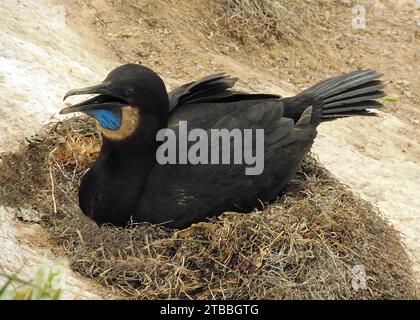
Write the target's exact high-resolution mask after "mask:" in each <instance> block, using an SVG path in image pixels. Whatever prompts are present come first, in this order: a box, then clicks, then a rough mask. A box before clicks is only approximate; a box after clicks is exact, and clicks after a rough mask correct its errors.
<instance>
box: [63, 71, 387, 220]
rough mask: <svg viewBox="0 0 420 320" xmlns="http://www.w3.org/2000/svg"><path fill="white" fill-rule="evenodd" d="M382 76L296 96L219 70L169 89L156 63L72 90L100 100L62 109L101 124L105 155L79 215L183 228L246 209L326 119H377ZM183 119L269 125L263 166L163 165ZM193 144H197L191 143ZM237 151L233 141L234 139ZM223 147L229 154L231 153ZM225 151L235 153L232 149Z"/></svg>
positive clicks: (275, 184) (210, 124) (209, 125)
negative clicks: (162, 152) (258, 90)
mask: <svg viewBox="0 0 420 320" xmlns="http://www.w3.org/2000/svg"><path fill="white" fill-rule="evenodd" d="M381 76H382V75H381V74H379V73H377V72H375V71H370V70H364V71H355V72H352V73H348V74H344V75H342V76H338V77H334V78H331V79H328V80H326V81H324V82H321V83H319V84H317V85H315V86H313V87H311V88H309V89H306V90H304V91H303V92H301V93H300V94H298V95H297V96H295V97H290V98H283V99H282V98H280V97H278V96H275V95H266V94H248V93H243V92H239V91H234V90H232V88H233V86H234V84H235V81H236V79H234V78H231V77H230V76H228V75H225V74H215V75H211V76H208V77H205V78H203V79H201V80H199V81H195V82H191V83H188V84H185V85H183V86H181V87H179V88H177V89H175V90H173V91H172V92H170V93H169V94H168V93H167V91H166V88H165V84H164V82H163V80H162V79H161V78H160V77H159V76H158V75H157V74H156V73H155V72H154V71H152V70H151V69H149V68H147V67H145V66H141V65H137V64H127V65H123V66H120V67H118V68H116V69H114V70H113V71H112V72H111V73H110V74H109V75H108V76H107V77H106V79H105V80H104V81H103V82H102V83H101V84H99V85H95V86H92V87H87V88H83V89H77V90H71V91H69V92H68V93H67V94H66V95H65V98H67V97H69V96H73V95H81V94H95V95H96V96H95V97H93V98H91V99H89V100H87V101H84V102H82V103H78V104H75V105H72V106H69V107H66V108H64V109H63V110H62V111H61V114H67V113H72V112H84V113H86V114H88V115H90V116H92V117H94V118H95V119H96V120H97V123H98V128H99V130H100V131H101V132H102V136H103V144H102V148H101V152H100V154H99V156H98V158H97V160H96V162H95V163H94V165H93V166H92V168H91V169H90V170H89V171H88V172H87V173H86V175H85V176H84V177H83V179H82V182H81V186H80V189H79V203H80V207H81V209H82V211H83V212H84V213H85V214H86V215H87V216H89V217H91V218H92V219H93V220H94V221H96V222H97V223H98V224H103V223H110V224H113V225H116V226H126V225H127V223H128V222H129V221H130V220H131V219H132V220H133V221H135V222H150V223H152V224H164V225H165V226H168V227H172V228H183V227H187V226H189V225H191V224H192V223H195V222H199V221H203V220H205V219H206V218H209V217H213V216H216V215H219V214H221V213H223V212H225V211H240V212H249V211H251V210H252V209H253V208H256V207H258V206H259V204H260V203H266V202H269V201H271V200H273V199H274V198H276V197H277V196H278V195H279V194H280V193H281V192H282V190H283V189H284V188H285V186H286V184H287V183H288V181H289V180H290V179H291V178H292V177H293V175H294V173H295V172H296V170H297V168H298V167H299V164H300V163H301V161H302V160H303V159H304V157H305V155H306V154H307V152H308V151H309V149H310V147H311V145H312V143H313V141H314V139H315V137H316V134H317V132H316V128H317V126H318V125H319V124H320V123H321V122H323V121H327V120H331V119H336V118H342V117H348V116H353V115H374V114H375V113H372V112H370V110H371V109H377V108H380V107H381V106H382V105H381V103H380V102H378V101H376V99H378V98H381V97H383V96H384V92H383V91H382V89H383V88H384V85H383V83H382V82H381V81H380V80H379V78H380V77H381ZM180 121H187V124H188V130H189V132H191V130H193V129H197V128H199V129H202V130H205V132H208V133H209V134H210V133H211V131H212V129H229V130H232V129H235V128H236V129H240V130H241V132H243V131H244V129H254V130H255V129H263V130H264V144H263V146H264V148H263V149H262V150H263V156H264V163H263V165H264V170H263V171H262V172H261V174H258V175H246V174H245V170H244V169H245V167H246V164H244V163H243V164H240V163H239V162H238V163H236V162H235V163H233V164H191V163H187V164H180V163H178V164H165V165H163V164H159V163H158V162H157V160H156V152H157V150H158V148H159V146H161V145H162V142H159V141H157V139H156V135H157V133H158V131H159V130H160V129H163V128H169V129H173V130H174V132H176V133H177V135H178V132H179V131H177V130H179V124H180ZM189 145H191V142H189ZM231 147H232V149H233V143H232V144H231ZM225 151H226V150H225ZM228 152H229V150H228Z"/></svg>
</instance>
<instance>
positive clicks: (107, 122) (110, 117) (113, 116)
mask: <svg viewBox="0 0 420 320" xmlns="http://www.w3.org/2000/svg"><path fill="white" fill-rule="evenodd" d="M86 113H87V114H88V115H90V116H92V117H94V118H95V119H96V120H98V122H99V123H100V124H101V126H102V127H104V128H105V129H108V130H113V131H116V130H118V129H119V128H120V127H121V122H122V115H121V110H118V111H117V112H113V111H111V110H107V109H95V110H89V111H87V112H86Z"/></svg>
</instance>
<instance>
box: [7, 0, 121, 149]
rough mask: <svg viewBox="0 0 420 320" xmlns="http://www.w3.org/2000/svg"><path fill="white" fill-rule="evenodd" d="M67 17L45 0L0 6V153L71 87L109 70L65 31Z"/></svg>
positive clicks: (38, 123) (13, 0) (48, 114)
mask: <svg viewBox="0 0 420 320" xmlns="http://www.w3.org/2000/svg"><path fill="white" fill-rule="evenodd" d="M65 15H66V11H65V8H64V7H63V6H59V5H53V4H51V3H48V2H44V1H33V0H30V1H16V0H4V1H2V2H1V3H0V16H1V18H0V20H1V23H0V37H1V41H0V152H4V151H9V150H11V149H12V148H15V147H16V145H17V143H19V142H20V141H22V140H23V138H24V137H25V136H28V135H31V134H33V133H34V132H36V131H37V130H38V129H39V127H40V126H41V125H42V124H43V123H45V122H47V121H48V120H49V119H50V118H51V117H52V116H54V115H55V114H56V113H57V111H58V110H59V108H60V107H62V97H63V95H64V93H65V92H66V91H67V90H68V89H69V88H70V87H77V86H81V85H82V86H83V85H86V84H87V83H88V82H91V81H99V80H102V79H99V78H98V75H103V74H106V72H107V70H109V69H110V68H112V67H111V64H110V63H109V61H107V60H105V59H103V58H101V51H100V49H95V50H96V52H97V53H98V55H96V54H95V55H94V54H92V53H91V52H92V51H93V48H92V47H93V45H92V43H91V42H89V41H88V39H82V38H81V37H80V36H79V35H77V34H76V33H74V32H73V31H71V30H70V29H69V28H68V26H67V25H66V21H65ZM114 65H115V64H114Z"/></svg>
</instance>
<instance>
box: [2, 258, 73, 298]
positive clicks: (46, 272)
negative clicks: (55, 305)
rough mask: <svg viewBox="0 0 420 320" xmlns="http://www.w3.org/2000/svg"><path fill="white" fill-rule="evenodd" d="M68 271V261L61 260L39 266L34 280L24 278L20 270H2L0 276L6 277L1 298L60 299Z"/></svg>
mask: <svg viewBox="0 0 420 320" xmlns="http://www.w3.org/2000/svg"><path fill="white" fill-rule="evenodd" d="M67 271H68V264H67V262H60V263H57V264H54V265H50V266H46V265H42V266H40V267H38V268H37V270H36V272H35V274H34V278H33V279H32V280H25V279H22V278H21V277H19V275H18V274H19V272H18V273H17V274H12V275H10V274H6V273H3V272H0V278H5V279H6V282H5V283H4V284H3V285H1V284H0V300H59V299H60V297H61V294H62V287H63V286H64V284H65V275H66V273H67Z"/></svg>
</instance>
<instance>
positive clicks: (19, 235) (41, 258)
mask: <svg viewBox="0 0 420 320" xmlns="http://www.w3.org/2000/svg"><path fill="white" fill-rule="evenodd" d="M18 213H19V210H18V209H13V208H6V207H0V243H1V244H2V249H1V254H0V272H2V273H6V274H9V275H12V274H15V273H17V275H18V276H19V278H21V279H25V280H32V279H33V278H34V274H35V272H36V270H37V268H38V267H40V266H47V267H48V266H53V265H54V264H56V263H58V262H62V261H65V258H63V257H59V256H57V255H54V254H53V253H52V252H51V250H50V244H48V239H49V236H48V234H47V233H46V231H44V230H43V229H42V227H41V226H40V225H38V224H36V223H24V222H21V221H19V220H18V218H17V215H18ZM4 282H5V279H4V278H0V286H1V284H3V283H4ZM60 288H61V289H62V296H61V298H62V299H96V300H97V299H102V297H101V295H100V293H99V292H100V289H99V288H98V286H97V285H95V284H94V283H93V282H91V281H89V280H86V279H83V278H82V277H80V276H79V275H77V274H75V273H73V272H67V273H66V274H65V277H64V279H63V282H62V285H61V286H60ZM95 292H96V293H95Z"/></svg>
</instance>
